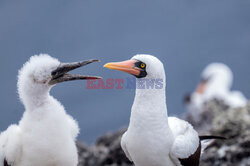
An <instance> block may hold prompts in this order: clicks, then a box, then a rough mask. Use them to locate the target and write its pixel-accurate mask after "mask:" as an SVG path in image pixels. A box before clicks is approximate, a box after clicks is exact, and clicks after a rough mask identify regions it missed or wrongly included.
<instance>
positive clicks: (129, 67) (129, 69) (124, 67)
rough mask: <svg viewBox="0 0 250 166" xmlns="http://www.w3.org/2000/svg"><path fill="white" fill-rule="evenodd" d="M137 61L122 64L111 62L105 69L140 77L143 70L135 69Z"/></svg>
mask: <svg viewBox="0 0 250 166" xmlns="http://www.w3.org/2000/svg"><path fill="white" fill-rule="evenodd" d="M135 62H136V61H135V60H127V61H122V62H111V63H106V64H105V65H104V66H103V67H106V68H109V69H112V70H119V71H123V72H126V73H129V74H133V75H135V76H138V75H140V71H141V69H140V68H138V67H135Z"/></svg>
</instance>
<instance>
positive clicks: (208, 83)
mask: <svg viewBox="0 0 250 166" xmlns="http://www.w3.org/2000/svg"><path fill="white" fill-rule="evenodd" d="M232 82H233V74H232V71H231V70H230V68H229V67H228V66H227V65H225V64H223V63H211V64H209V65H208V66H207V67H206V68H205V69H204V70H203V72H202V74H201V82H200V84H199V85H198V87H197V90H196V91H197V92H198V93H200V94H203V93H205V92H207V93H209V92H211V93H212V91H213V92H215V91H216V92H220V91H227V90H229V89H230V88H231V86H232Z"/></svg>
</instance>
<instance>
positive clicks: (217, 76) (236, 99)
mask: <svg viewBox="0 0 250 166" xmlns="http://www.w3.org/2000/svg"><path fill="white" fill-rule="evenodd" d="M232 82H233V73H232V71H231V70H230V68H229V67H228V66H226V65H225V64H223V63H211V64H209V65H208V66H207V67H206V68H205V69H204V70H203V72H202V74H201V81H200V83H199V84H198V86H197V88H196V90H195V91H194V92H193V93H192V94H191V95H189V96H186V98H185V104H186V106H187V109H188V111H189V112H190V113H191V115H192V120H193V121H196V122H198V121H199V118H200V114H201V113H202V111H203V109H202V108H203V105H204V103H205V102H207V101H210V100H212V99H219V100H222V101H224V102H225V104H227V105H228V106H229V107H232V108H236V107H244V106H245V105H246V104H247V99H246V98H245V96H244V95H243V94H242V93H241V92H240V91H231V90H230V89H231V86H232Z"/></svg>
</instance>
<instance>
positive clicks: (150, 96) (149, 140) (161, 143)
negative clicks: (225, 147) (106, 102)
mask: <svg viewBox="0 0 250 166" xmlns="http://www.w3.org/2000/svg"><path fill="white" fill-rule="evenodd" d="M104 67H106V68H110V69H114V70H120V71H124V72H127V73H129V74H132V75H134V76H135V77H137V79H138V80H139V79H148V80H151V81H153V80H156V79H158V80H159V79H161V80H162V82H163V87H162V88H148V89H147V88H145V89H141V88H137V89H136V94H135V99H134V103H133V106H132V109H131V116H130V123H129V126H128V130H127V131H126V132H125V133H124V134H123V136H122V139H121V147H122V149H123V151H124V152H125V154H126V156H127V157H128V159H129V160H131V161H133V162H134V164H135V166H181V165H182V166H198V165H199V159H200V154H201V151H202V149H203V148H204V146H203V143H202V142H201V140H203V139H210V138H217V137H216V136H205V137H204V136H203V137H199V136H198V133H197V132H196V131H195V130H194V129H193V127H192V126H191V125H190V124H189V123H188V122H186V121H184V120H181V119H178V118H175V117H168V115H167V106H166V96H165V83H166V79H165V70H164V66H163V64H162V63H161V61H160V60H159V59H157V58H156V57H154V56H151V55H144V54H139V55H136V56H134V57H132V59H130V60H127V61H123V62H116V63H107V64H105V65H104ZM137 83H138V82H137ZM218 138H220V137H218Z"/></svg>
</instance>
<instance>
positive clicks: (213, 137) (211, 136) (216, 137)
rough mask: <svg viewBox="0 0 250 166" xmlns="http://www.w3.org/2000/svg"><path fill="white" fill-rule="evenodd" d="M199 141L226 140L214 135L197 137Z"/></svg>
mask: <svg viewBox="0 0 250 166" xmlns="http://www.w3.org/2000/svg"><path fill="white" fill-rule="evenodd" d="M199 137H200V140H201V141H202V140H206V139H226V137H222V136H215V135H201V136H199Z"/></svg>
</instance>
